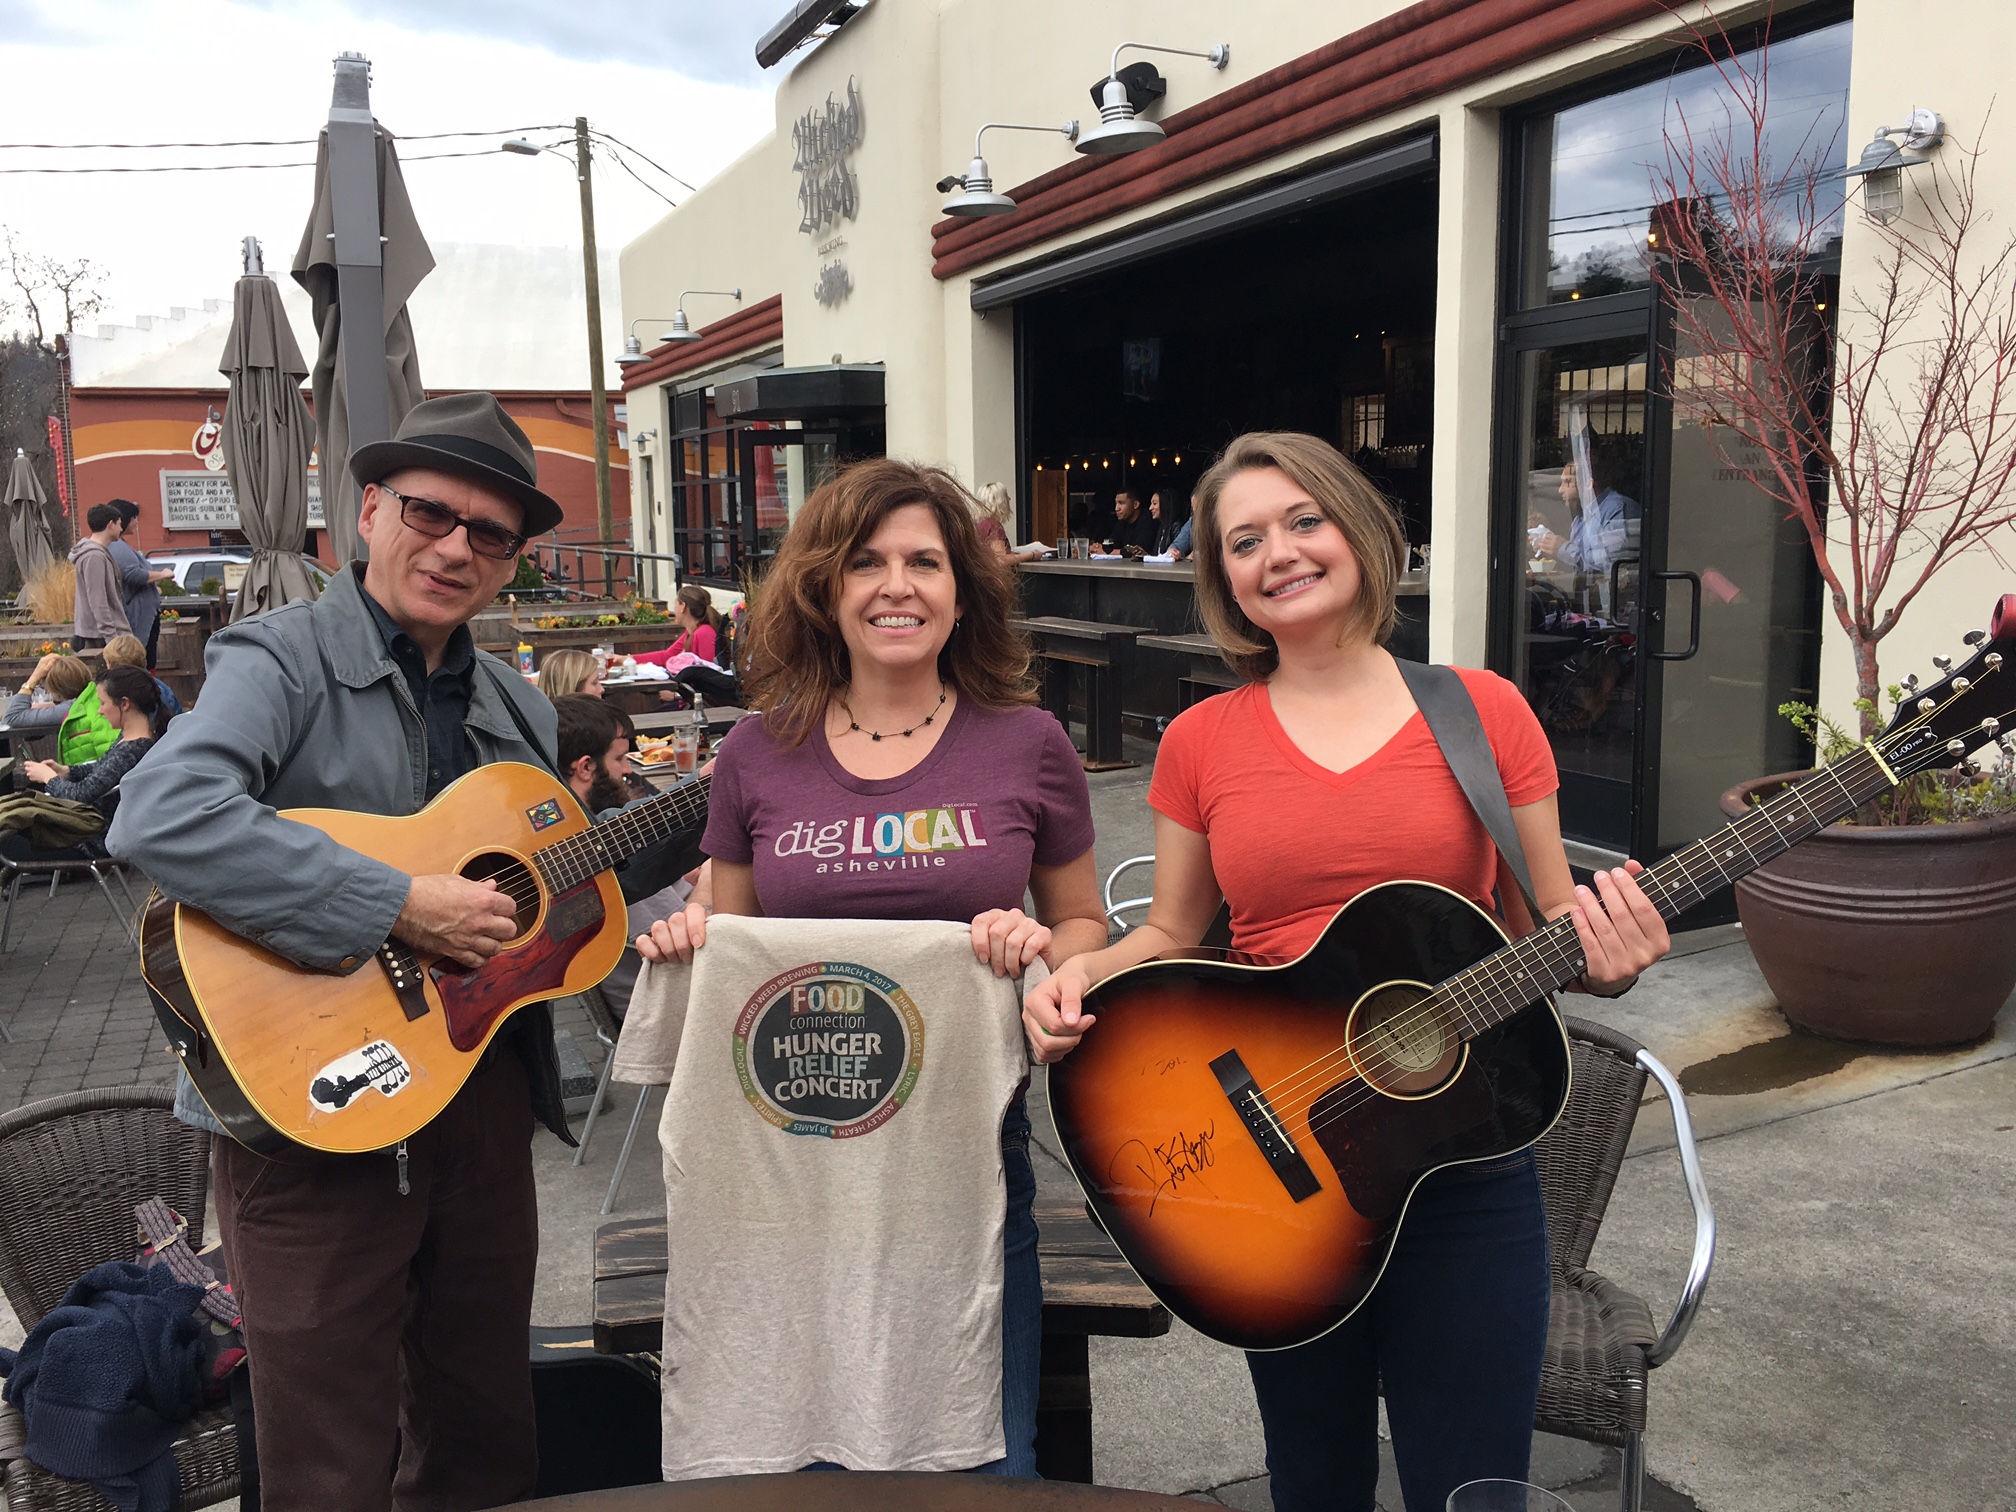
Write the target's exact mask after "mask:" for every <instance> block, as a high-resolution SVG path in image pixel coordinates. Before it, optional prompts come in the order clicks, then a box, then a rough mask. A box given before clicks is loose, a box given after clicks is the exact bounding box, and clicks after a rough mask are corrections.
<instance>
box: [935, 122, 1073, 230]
mask: <svg viewBox="0 0 2016 1512" xmlns="http://www.w3.org/2000/svg"><path fill="white" fill-rule="evenodd" d="M990 131H1054V132H1057V133H1058V134H1059V135H1061V136H1062V137H1063V138H1064V140H1065V141H1067V142H1075V141H1077V140H1078V123H1077V122H1076V121H1066V122H1065V123H1064V124H1063V125H1062V126H1022V125H1018V124H1017V123H1015V122H1013V121H989V122H988V123H987V124H986V125H985V126H982V127H981V128H980V129H979V130H978V131H976V132H974V133H973V161H972V162H970V163H968V164H967V165H966V172H965V173H964V174H963V175H962V174H947V175H946V176H945V177H944V178H942V179H940V180H939V181H938V189H939V192H941V193H943V192H944V191H946V190H949V189H953V188H957V189H958V190H959V192H958V193H957V194H955V195H953V196H952V198H950V199H948V200H947V201H945V205H944V210H945V213H946V214H947V215H959V216H966V217H969V218H971V217H979V216H983V215H1006V214H1007V213H1008V212H1009V211H1010V210H1013V209H1014V208H1015V201H1013V200H1012V199H1010V198H1009V197H1008V196H1007V195H1005V194H996V193H995V192H994V179H993V175H992V173H991V172H990V170H989V169H988V167H987V159H985V158H984V157H982V156H981V155H980V138H981V137H983V136H985V135H986V134H987V133H988V132H990Z"/></svg>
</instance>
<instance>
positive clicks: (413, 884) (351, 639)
mask: <svg viewBox="0 0 2016 1512" xmlns="http://www.w3.org/2000/svg"><path fill="white" fill-rule="evenodd" d="M350 467H351V471H352V472H353V473H354V475H355V476H356V479H357V481H358V483H359V484H360V485H362V486H363V498H362V505H361V510H360V513H359V517H358V522H357V534H358V536H359V538H360V539H361V540H362V541H363V542H364V543H365V546H366V548H367V549H368V551H369V553H370V558H369V561H368V562H364V563H353V564H352V565H351V566H350V567H349V568H348V569H347V570H346V571H343V572H340V573H338V574H337V575H336V577H335V578H334V579H333V580H332V581H331V582H330V584H329V586H328V588H327V589H326V590H325V592H324V593H323V594H322V596H321V598H320V599H318V600H316V601H315V602H313V603H292V604H287V605H284V606H282V607H281V608H278V609H275V610H272V611H270V612H268V613H265V614H261V615H257V616H254V617H252V618H249V619H246V620H243V621H240V622H239V623H237V624H234V625H232V626H230V627H229V628H227V629H224V630H221V631H219V632H218V633H217V634H216V635H215V636H213V637H212V638H211V641H210V649H209V653H208V657H207V676H206V680H205V682H204V686H203V696H202V698H201V700H200V701H199V702H198V704H197V706H196V707H195V708H194V709H193V710H191V711H190V712H189V713H188V714H185V715H184V716H183V717H182V718H180V719H178V720H176V721H175V723H174V724H173V725H171V726H170V727H169V732H168V734H167V736H165V737H164V738H163V739H162V740H161V741H160V743H159V744H158V745H156V747H155V748H154V749H153V750H152V751H151V752H149V753H148V759H147V760H146V761H145V762H143V763H141V764H140V765H139V766H138V767H136V768H134V770H133V772H132V773H131V774H130V775H129V776H128V777H127V778H126V780H125V782H124V784H123V790H124V793H123V798H122V801H121V803H120V806H119V815H118V819H117V822H116V823H115V824H114V826H113V829H112V831H111V833H110V835H109V837H108V840H109V843H110V846H111V849H112V852H113V854H114V855H117V856H119V857H121V858H122V859H125V860H128V861H131V862H133V863H134V864H135V865H137V866H139V867H140V868H142V869H143V870H144V871H145V872H146V873H147V875H148V876H150V877H151V878H153V880H154V882H155V883H156V884H157V885H158V886H159V887H160V888H161V890H162V891H163V892H164V893H165V894H167V895H168V896H169V897H172V898H174V899H176V900H178V901H180V902H183V903H188V904H190V905H192V906H194V907H196V908H199V909H201V910H202V911H203V912H205V913H207V914H209V915H210V916H211V917H212V918H214V919H216V920H217V921H218V922H220V923H222V924H224V925H225V926H226V927H227V928H230V929H231V930H233V931H235V932H236V933H238V934H241V935H243V936H244V937H246V938H247V939H250V940H254V941H256V942H258V943H259V944H260V945H262V946H264V947H265V948H267V949H269V950H272V951H275V952H277V953H279V954H281V955H283V956H286V957H288V958H289V959H291V960H293V961H296V962H298V963H299V964H301V965H302V966H305V967H308V968H310V969H312V970H317V971H327V972H336V973H347V972H351V971H355V970H358V969H360V968H367V967H369V965H370V962H371V961H372V957H373V954H374V953H375V952H376V951H377V949H378V947H379V946H380V945H381V944H382V943H383V942H384V941H385V940H386V938H387V937H388V936H396V937H397V938H398V939H400V940H402V941H404V942H405V943H406V944H408V945H410V946H413V947H414V948H415V949H417V950H420V951H422V952H426V953H433V954H441V955H447V956H451V957H453V958H454V959H456V960H458V961H461V962H463V963H464V964H467V965H472V966H473V965H478V964H481V963H482V961H484V960H485V959H486V958H488V957H489V956H491V955H494V954H495V953H496V952H497V950H498V949H499V948H500V945H501V943H502V942H503V941H505V940H508V939H510V938H511V937H512V936H513V935H514V934H515V933H516V932H517V928H516V925H515V923H514V922H513V915H514V907H513V904H512V903H511V901H510V899H509V898H508V897H507V896H506V895H505V894H503V893H501V892H499V891H498V890H497V888H496V886H495V885H494V884H493V883H491V882H487V881H486V882H473V881H470V880H469V879H467V878H465V877H461V876H454V875H441V876H409V875H407V874H406V873H404V872H402V871H400V870H398V869H397V868H396V867H392V866H388V865H386V864H385V863H383V862H381V861H376V860H373V859H371V858H370V857H368V856H365V855H362V854H360V853H358V852H356V851H353V850H349V849H347V848H345V847H344V846H341V845H339V844H337V843H336V842H335V841H334V840H332V839H331V838H330V837H329V836H328V835H326V834H324V833H323V832H322V831H320V830H317V829H312V828H310V827H309V826H307V825H304V824H296V823H293V822H292V821H290V820H288V819H285V818H283V817H281V815H280V814H279V813H278V812H276V811H277V810H280V809H288V808H303V807H306V808H340V809H349V810H353V811H361V812H366V813H377V814H410V813H413V812H415V811H416V810H418V809H419V808H420V807H421V806H422V805H423V804H425V803H426V802H427V801H428V800H429V799H430V798H432V797H433V796H434V795H435V794H436V793H438V792H439V791H440V790H441V789H442V788H443V787H445V786H447V785H448V784H449V783H451V782H453V781H454V780H455V779H456V778H457V777H460V776H462V775H463V774H464V773H465V772H468V771H469V770H470V769H472V768H474V767H476V766H480V765H484V764H486V763H489V762H493V761H524V762H530V763H532V764H534V765H540V766H544V767H546V768H548V769H549V770H550V769H551V768H552V766H553V752H554V746H555V719H554V713H553V708H552V705H551V704H549V703H547V702H546V700H545V699H544V698H542V697H541V696H540V695H539V694H538V693H537V692H535V691H534V690H533V689H532V688H530V687H529V686H528V685H527V684H526V682H525V680H524V679H523V678H522V677H520V676H518V675H517V674H516V673H515V672H513V671H512V670H511V669H509V668H507V667H506V666H505V665H504V664H503V663H502V662H500V661H498V660H497V659H496V658H494V657H492V656H489V655H487V654H485V653H484V652H482V651H479V650H478V649H477V648H476V645H475V642H474V640H473V639H472V637H471V636H470V633H469V630H468V621H469V619H470V618H471V617H472V616H473V615H475V613H476V612H477V611H478V610H480V609H481V608H483V607H484V606H485V605H486V604H488V603H490V602H491V600H492V599H494V598H495V597H496V595H497V592H498V590H499V589H500V588H502V587H503V586H504V584H505V582H506V581H507V580H508V579H509V578H510V577H511V574H512V571H513V568H514V566H515V563H516V558H517V556H518V553H519V551H520V549H521V548H522V547H523V545H524V544H525V541H526V539H527V538H528V537H530V536H532V535H536V534H539V533H542V532H544V531H548V530H551V529H553V528H554V527H555V526H556V525H558V524H559V523H560V518H561V515H560V507H559V505H557V504H555V503H554V502H553V500H552V499H550V498H549V497H547V496H546V495H545V494H544V493H542V492H540V490H539V487H538V475H537V459H536V458H535V456H534V453H533V450H532V445H531V443H530V442H529V441H528V440H527V439H526V438H525V433H524V432H523V431H522V430H520V429H519V428H518V426H517V425H516V424H515V423H514V422H513V421H512V420H511V418H510V416H508V415H506V414H505V413H504V410H503V407H502V406H501V405H499V404H498V402H497V400H496V399H495V398H494V397H492V396H491V395H489V394H480V393H471V394H455V395H451V396H448V397H444V398H439V399H430V400H427V401H426V402H424V403H422V404H419V405H417V406H415V407H414V409H413V410H412V411H411V413H409V414H408V415H407V417H406V419H405V421H404V423H402V424H401V425H400V427H399V433H398V435H397V436H396V437H394V438H393V439H392V440H390V441H379V442H374V443H372V444H370V445H368V446H364V447H361V448H359V449H358V450H357V452H356V453H355V454H354V455H353V456H352V457H351V459H350ZM311 1008H312V1004H311V1002H309V1001H308V1000H306V998H305V997H304V1000H303V1001H300V1002H294V1003H290V1002H275V1003H274V1004H273V1005H272V1012H274V1013H275V1014H281V1015H284V1014H287V1013H290V1012H306V1011H310V1009H311ZM175 1110H176V1113H177V1115H178V1116H179V1117H181V1118H182V1119H183V1120H184V1121H186V1122H189V1123H193V1124H196V1125H197V1126H199V1127H202V1128H207V1129H210V1130H211V1131H213V1133H220V1134H224V1133H228V1132H229V1130H228V1129H226V1128H225V1127H224V1126H222V1125H220V1124H219V1123H218V1121H217V1120H216V1118H215V1117H213V1116H212V1114H211V1112H210V1110H209V1109H208V1108H207V1107H206V1106H205V1105H204V1103H203V1102H202V1100H201V1099H200V1097H198V1096H197V1094H196V1091H195V1088H194V1086H193V1085H192V1084H191V1083H190V1082H189V1080H188V1079H187V1078H186V1077H184V1078H182V1079H181V1081H180V1083H179V1085H178V1088H177V1091H176V1100H175ZM535 1117H536V1118H538V1119H539V1120H540V1121H541V1122H543V1123H545V1124H546V1125H547V1127H548V1128H550V1129H552V1130H553V1132H554V1133H555V1134H557V1135H559V1136H560V1138H561V1139H563V1140H565V1141H567V1142H568V1143H570V1144H571V1143H572V1142H573V1141H572V1139H571V1137H570V1136H569V1134H568V1131H567V1125H566V1121H565V1115H564V1114H563V1112H562V1110H561V1105H560V1096H559V1068H558V1064H557V1061H556V1058H555V1055H554V1049H553V1033H552V1020H551V1018H550V1016H549V1014H548V1012H547V1010H546V1009H545V1008H544V1007H543V1006H541V1007H537V1008H530V1009H526V1010H524V1011H522V1012H520V1013H519V1014H518V1015H516V1017H515V1018H514V1019H513V1021H512V1023H511V1024H510V1025H509V1026H507V1027H506V1029H505V1031H504V1032H503V1033H502V1034H500V1035H499V1036H498V1039H497V1040H496V1041H495V1042H494V1043H493V1044H492V1046H491V1049H490V1051H489V1052H488V1053H486V1055H485V1056H484V1058H483V1061H482V1062H481V1064H479V1066H478V1068H477V1069H476V1071H475V1072H473V1073H472V1074H471V1076H470V1078H469V1081H468V1083H467V1084H466V1085H465V1086H464V1088H463V1089H462V1092H461V1093H460V1095H459V1096H457V1098H456V1099H455V1101H454V1102H453V1103H452V1104H450V1105H449V1107H448V1108H447V1110H446V1111H444V1112H443V1113H442V1114H441V1116H440V1117H439V1118H437V1119H436V1120H435V1121H434V1122H433V1123H432V1124H430V1125H429V1126H428V1127H427V1128H425V1129H423V1130H422V1131H421V1132H419V1133H418V1134H416V1135H414V1136H413V1137H412V1138H411V1139H410V1140H407V1141H404V1142H402V1143H401V1144H400V1146H399V1147H398V1149H397V1150H396V1151H383V1152H380V1153H377V1154H371V1155H326V1154H321V1153H318V1152H313V1151H308V1150H290V1151H288V1152H286V1153H285V1154H282V1155H279V1156H276V1157H274V1158H271V1159H269V1158H266V1157H264V1156H261V1155H257V1154H254V1153H253V1152H252V1151H251V1150H249V1149H247V1148H245V1147H244V1146H242V1145H239V1144H236V1143H234V1142H233V1141H231V1140H229V1139H225V1138H219V1139H216V1140H214V1141H213V1144H212V1177H213V1183H212V1184H213V1189H214V1192H215V1201H216V1210H217V1221H218V1227H219V1230H220V1233H221V1235H222V1238H223V1241H224V1247H225V1252H226V1254H227V1256H228V1257H229V1262H230V1266H231V1280H232V1285H233V1288H234V1289H235V1291H236V1292H237V1295H238V1298H239V1301H240V1303H241V1305H242V1306H243V1308H244V1314H245V1339H246V1345H247V1348H248V1351H249V1354H250V1358H251V1359H252V1360H253V1361H254V1362H256V1363H255V1365H254V1367H253V1371H252V1393H253V1401H254V1408H255V1413H254V1415H255V1418H256V1420H257V1424H258V1457H259V1469H260V1479H261V1482H262V1491H263V1495H264V1501H265V1505H266V1507H267V1508H268V1509H269V1512H283V1509H292V1508H297V1507H299V1508H315V1509H318V1512H333V1509H348V1508H357V1509H364V1508H383V1507H386V1506H387V1505H392V1506H396V1507H399V1508H402V1509H403V1508H428V1509H451V1508H476V1507H492V1506H501V1505H503V1504H505V1503H507V1502H513V1501H518V1500H521V1499H523V1498H525V1497H528V1496H530V1495H531V1494H532V1492H533V1489H534V1483H535V1479H536V1475H537V1452H536V1448H535V1442H534V1440H535V1434H534V1424H533V1416H532V1388H531V1375H530V1368H529V1364H528V1351H527V1348H526V1343H525V1339H526V1326H527V1324H528V1323H529V1321H530V1317H531V1306H532V1282H533V1271H534V1266H535V1262H536V1259H537V1255H538V1245H539V1216H538V1206H537V1198H536V1194H535V1192H534V1188H533V1181H532V1162H531V1149H530V1145H531V1138H532V1132H533V1120H534V1118H535Z"/></svg>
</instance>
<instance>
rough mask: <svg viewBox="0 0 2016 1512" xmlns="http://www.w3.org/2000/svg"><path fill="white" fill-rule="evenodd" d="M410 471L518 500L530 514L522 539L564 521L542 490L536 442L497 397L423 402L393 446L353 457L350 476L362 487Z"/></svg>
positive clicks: (365, 449)
mask: <svg viewBox="0 0 2016 1512" xmlns="http://www.w3.org/2000/svg"><path fill="white" fill-rule="evenodd" d="M407 467H429V468H432V469H434V470H435V471H436V472H445V473H453V474H454V475H455V476H456V477H458V478H467V479H469V480H470V481H471V482H474V483H481V484H483V485H485V486H486V487H489V488H494V489H496V490H497V491H498V492H499V493H503V494H506V495H508V496H510V497H511V498H513V499H516V500H517V501H518V504H519V507H520V508H522V509H523V510H524V511H525V523H524V527H523V529H522V530H521V531H520V534H522V535H527V536H536V535H544V534H545V533H546V532H547V531H549V530H554V529H557V528H558V527H559V524H560V521H561V519H562V515H561V512H560V506H559V505H558V504H556V503H554V502H553V499H552V498H551V496H550V495H547V494H543V493H541V492H540V491H539V459H538V456H537V454H536V453H534V452H533V450H532V443H531V441H530V440H528V439H527V438H526V435H525V432H524V431H522V430H520V429H519V428H518V422H517V421H515V420H513V419H512V418H511V417H510V416H509V415H507V414H505V413H504V406H503V405H501V404H499V403H498V402H497V396H496V395H495V394H484V393H469V394H443V395H442V396H441V397H440V398H438V399H425V400H422V401H421V402H420V403H418V404H416V405H414V406H413V408H412V409H411V410H409V411H407V414H406V418H405V419H404V420H402V421H400V422H399V434H398V435H396V436H394V437H393V438H392V439H391V440H390V441H373V442H372V443H371V444H370V445H369V446H360V447H358V448H357V450H356V451H354V452H352V453H351V454H350V476H351V477H353V478H355V479H356V480H357V486H358V487H359V488H362V487H364V485H365V484H367V483H377V482H379V481H381V480H383V479H385V478H389V477H391V476H392V474H394V473H396V472H398V471H399V470H400V469H402V468H407Z"/></svg>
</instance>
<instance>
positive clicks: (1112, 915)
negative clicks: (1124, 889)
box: [1104, 856, 1155, 933]
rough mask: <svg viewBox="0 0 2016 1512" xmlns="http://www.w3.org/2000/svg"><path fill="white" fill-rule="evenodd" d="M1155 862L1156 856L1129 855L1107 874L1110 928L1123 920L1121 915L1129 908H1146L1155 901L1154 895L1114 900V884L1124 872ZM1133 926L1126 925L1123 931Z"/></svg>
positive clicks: (1107, 902) (1106, 894) (1107, 911)
mask: <svg viewBox="0 0 2016 1512" xmlns="http://www.w3.org/2000/svg"><path fill="white" fill-rule="evenodd" d="M1154 864H1155V858H1154V857H1153V856H1129V857H1128V858H1127V859H1126V860H1125V861H1122V862H1121V863H1120V864H1119V865H1118V866H1116V867H1114V868H1113V870H1111V871H1110V872H1108V873H1107V874H1106V889H1105V893H1104V897H1105V901H1106V923H1107V925H1108V927H1109V928H1110V927H1111V926H1113V925H1115V924H1119V923H1120V922H1121V916H1122V915H1123V914H1125V913H1126V912H1127V910H1128V909H1130V908H1146V907H1147V906H1148V905H1149V904H1150V903H1151V902H1153V901H1154V899H1153V897H1152V896H1151V897H1147V898H1122V899H1121V900H1120V901H1119V902H1117V903H1116V902H1114V901H1113V888H1114V885H1115V884H1116V883H1117V882H1119V880H1120V878H1121V875H1122V874H1123V873H1125V872H1128V871H1131V870H1133V869H1134V868H1135V867H1137V866H1153V865H1154ZM1132 927H1133V926H1132V925H1126V926H1124V928H1123V930H1122V932H1123V933H1124V932H1125V930H1126V929H1131V928H1132Z"/></svg>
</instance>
